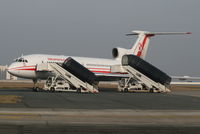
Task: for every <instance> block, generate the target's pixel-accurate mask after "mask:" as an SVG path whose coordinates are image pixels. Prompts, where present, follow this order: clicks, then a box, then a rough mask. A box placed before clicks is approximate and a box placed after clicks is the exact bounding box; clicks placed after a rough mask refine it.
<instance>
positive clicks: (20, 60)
mask: <svg viewBox="0 0 200 134" xmlns="http://www.w3.org/2000/svg"><path fill="white" fill-rule="evenodd" d="M14 61H15V62H27V63H28V60H26V59H24V58H18V59H15V60H14Z"/></svg>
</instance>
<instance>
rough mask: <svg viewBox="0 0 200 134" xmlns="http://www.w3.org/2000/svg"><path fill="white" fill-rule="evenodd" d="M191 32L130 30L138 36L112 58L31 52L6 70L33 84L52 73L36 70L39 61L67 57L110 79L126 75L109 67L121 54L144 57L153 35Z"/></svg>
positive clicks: (117, 49)
mask: <svg viewBox="0 0 200 134" xmlns="http://www.w3.org/2000/svg"><path fill="white" fill-rule="evenodd" d="M178 34H191V33H190V32H148V31H138V30H137V31H132V32H131V33H130V34H126V35H127V36H133V35H137V36H138V38H137V40H136V42H135V43H134V45H133V46H132V47H131V48H130V49H125V48H120V47H116V48H113V50H112V56H113V59H103V58H88V57H76V56H64V55H49V54H31V55H24V56H21V57H19V58H17V59H15V60H14V62H13V63H12V64H11V65H10V66H9V67H8V72H9V73H10V74H12V75H14V76H17V77H20V78H26V79H32V80H33V82H34V84H36V83H37V80H40V79H45V80H46V79H47V78H48V77H49V76H52V75H54V74H53V73H52V72H51V71H48V70H47V71H43V72H38V71H37V65H38V64H41V63H63V62H64V61H65V60H66V59H67V58H68V57H72V58H73V59H74V60H76V61H77V62H79V63H80V64H82V65H83V66H84V67H86V68H87V69H89V70H90V71H92V72H93V73H95V75H97V76H98V77H99V78H101V80H103V81H106V80H111V78H117V79H119V78H122V77H127V73H122V72H119V73H112V72H111V67H112V66H114V65H121V58H122V56H123V55H127V54H133V55H137V56H138V57H140V58H142V59H145V57H146V54H147V50H148V46H149V40H150V38H151V37H153V36H155V35H178Z"/></svg>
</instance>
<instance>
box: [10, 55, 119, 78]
mask: <svg viewBox="0 0 200 134" xmlns="http://www.w3.org/2000/svg"><path fill="white" fill-rule="evenodd" d="M68 57H72V58H73V59H74V60H76V61H77V62H79V63H80V64H82V65H83V66H84V67H86V68H87V69H89V70H90V71H92V72H94V73H95V74H96V75H100V76H101V75H102V76H111V75H112V76H119V75H121V74H116V73H111V66H113V65H119V64H120V62H121V61H120V60H114V59H113V60H112V59H103V58H87V57H74V56H63V55H47V54H32V55H26V56H22V57H20V58H18V59H16V60H15V61H14V62H13V63H12V64H11V65H10V66H9V67H8V71H9V73H11V74H12V75H14V76H17V77H21V78H27V79H47V78H48V77H49V76H50V75H52V73H51V72H50V71H44V72H37V71H36V70H37V69H36V68H37V65H38V64H41V63H63V62H64V61H65V60H66V59H67V58H68Z"/></svg>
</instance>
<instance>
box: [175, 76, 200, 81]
mask: <svg viewBox="0 0 200 134" xmlns="http://www.w3.org/2000/svg"><path fill="white" fill-rule="evenodd" d="M171 77H172V79H175V80H180V81H191V80H200V77H191V76H171Z"/></svg>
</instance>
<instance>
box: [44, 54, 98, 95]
mask: <svg viewBox="0 0 200 134" xmlns="http://www.w3.org/2000/svg"><path fill="white" fill-rule="evenodd" d="M48 64H49V65H48V66H50V68H51V70H52V72H53V73H54V76H51V77H49V78H48V79H47V81H46V83H45V85H44V90H47V91H51V92H54V91H75V92H79V93H80V92H91V93H98V92H99V91H98V87H97V82H96V81H95V79H96V76H95V75H94V74H93V73H92V72H90V71H89V70H88V69H86V68H85V67H83V66H82V65H81V64H79V63H78V62H76V61H75V60H73V59H72V58H68V59H67V60H66V61H65V62H64V63H63V64H57V63H48Z"/></svg>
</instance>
